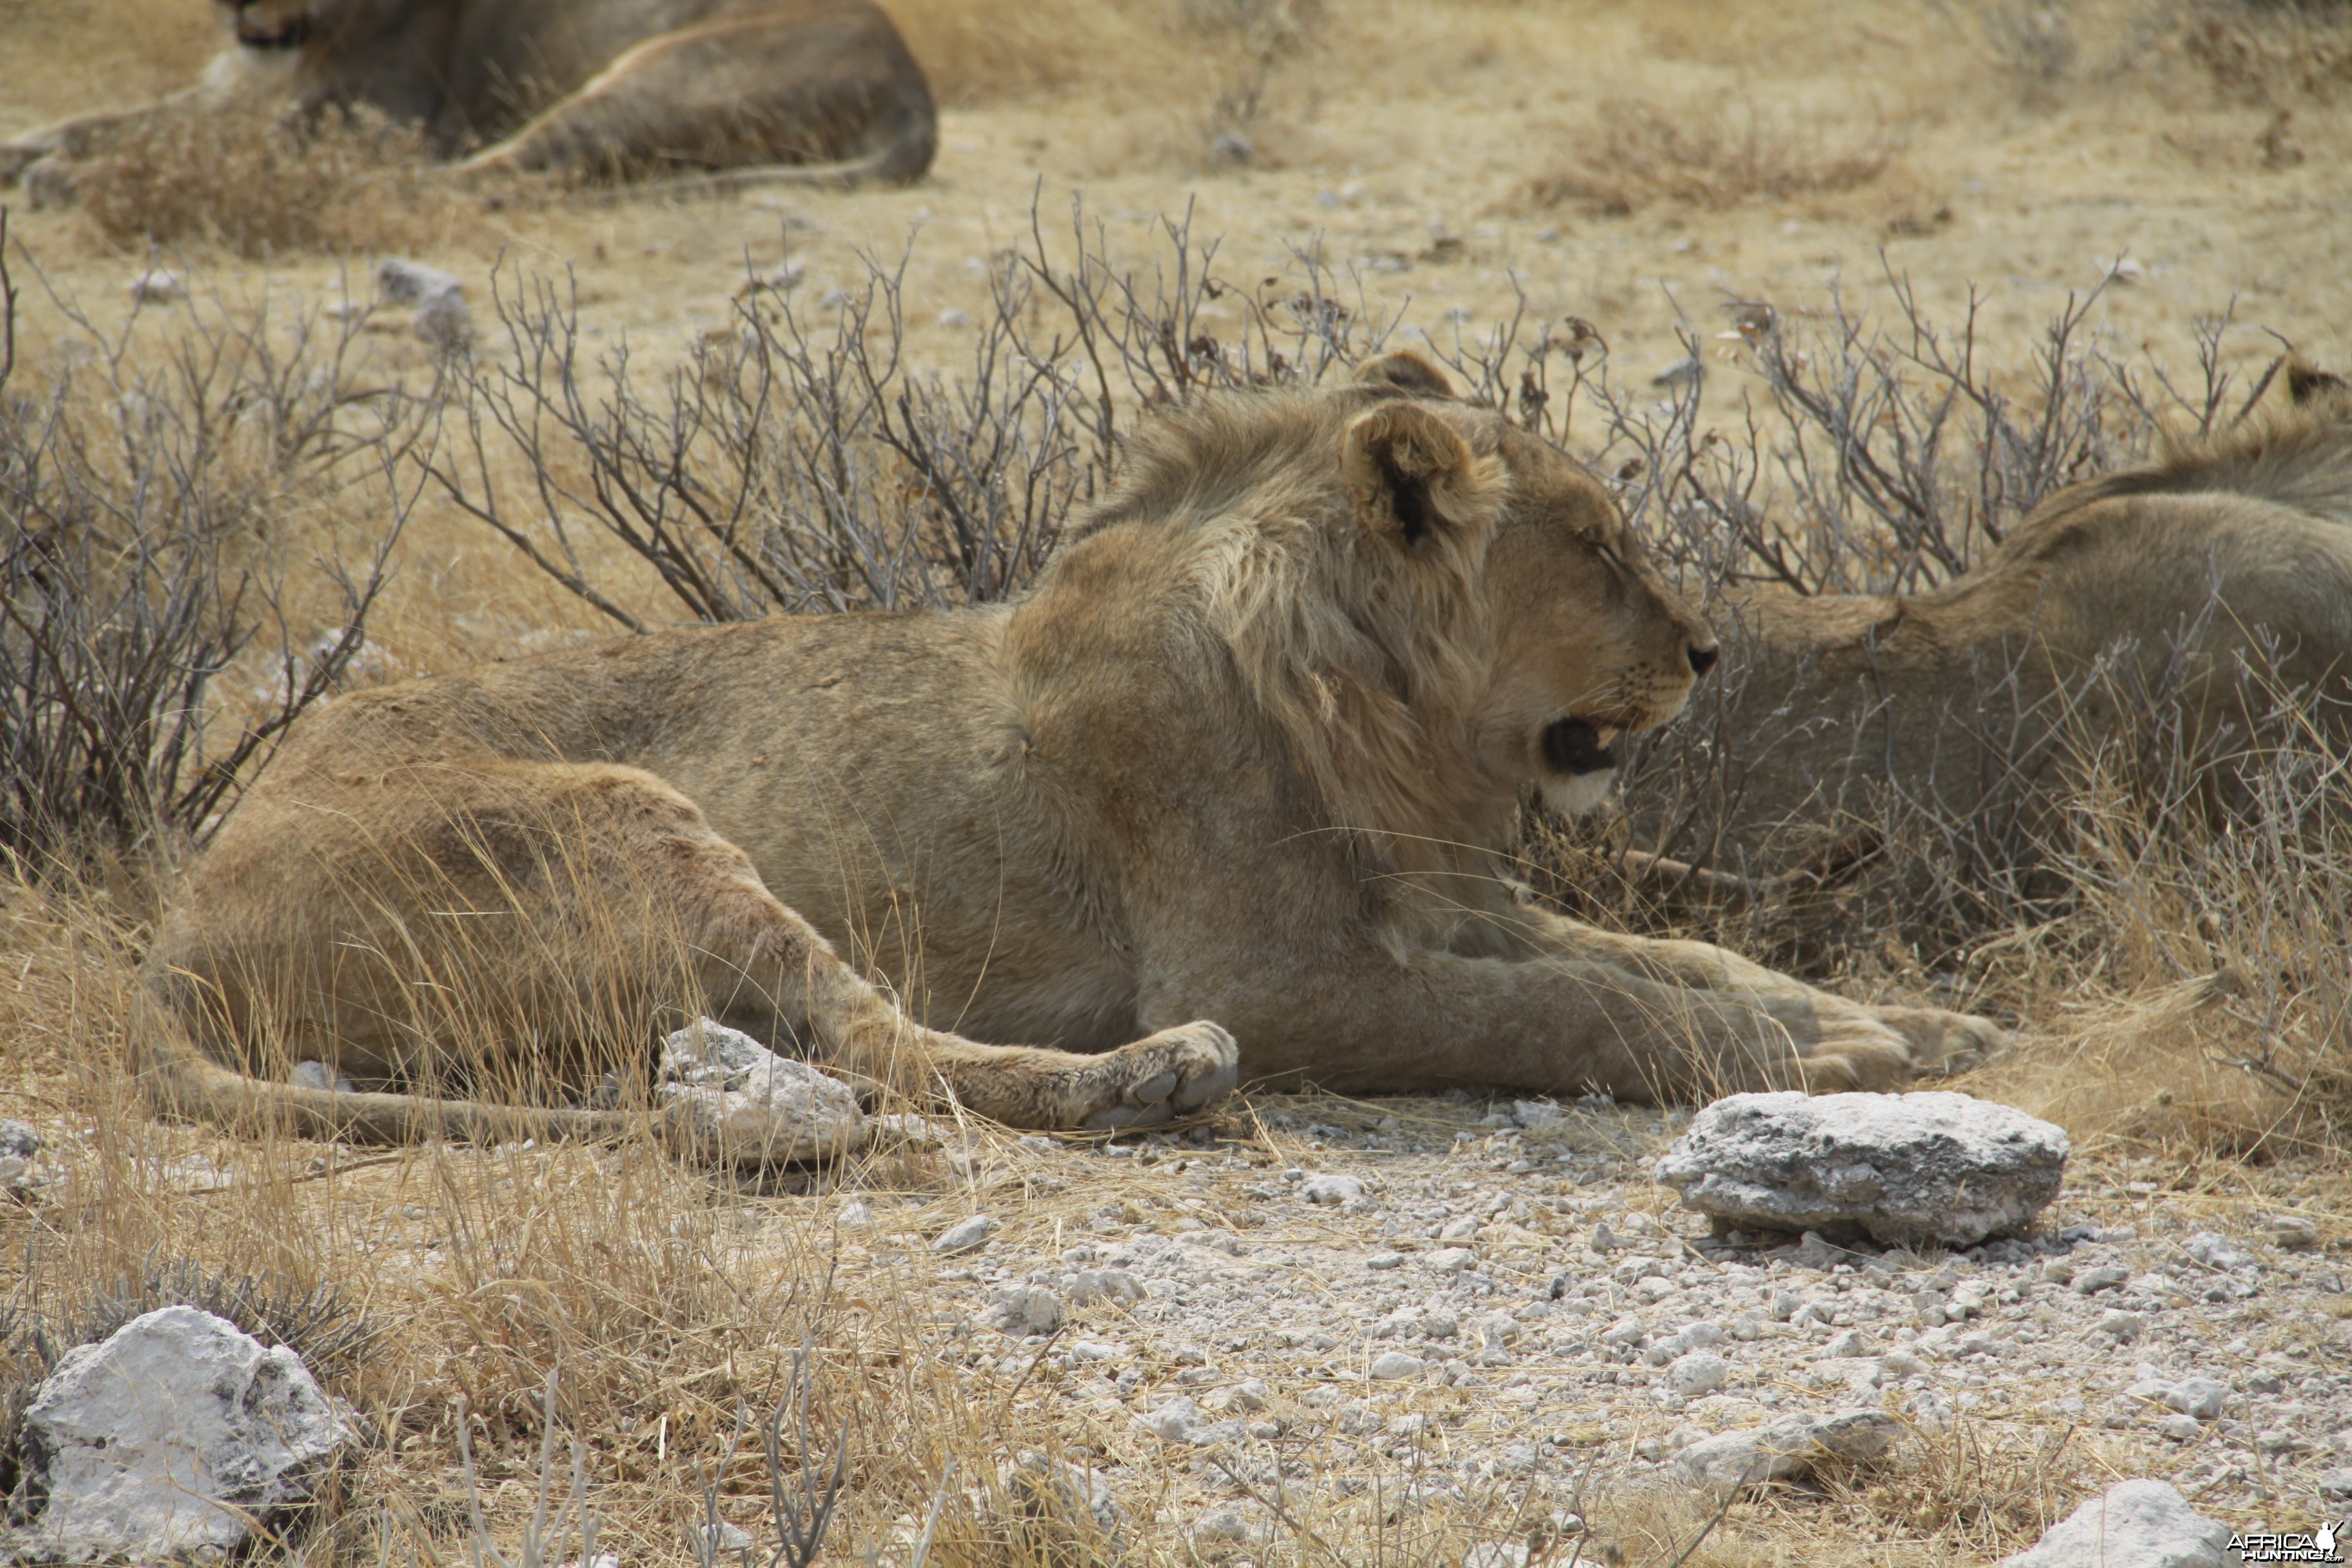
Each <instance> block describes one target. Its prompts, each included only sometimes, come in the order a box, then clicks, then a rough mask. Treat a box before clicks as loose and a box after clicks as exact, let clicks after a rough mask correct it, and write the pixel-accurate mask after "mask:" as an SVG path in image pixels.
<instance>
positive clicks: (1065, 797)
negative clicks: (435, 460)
mask: <svg viewBox="0 0 2352 1568" xmlns="http://www.w3.org/2000/svg"><path fill="white" fill-rule="evenodd" d="M1715 649H1716V645H1715V641H1714V638H1713V637H1712V636H1711V635H1710V634H1709V632H1708V631H1707V629H1706V626H1704V625H1703V624H1702V623H1701V622H1700V621H1699V620H1698V619H1697V618H1696V616H1694V615H1693V613H1692V612H1691V611H1690V610H1689V609H1688V607H1687V606H1685V605H1684V604H1683V603H1682V602H1681V601H1680V600H1679V599H1678V598H1676V597H1675V595H1674V594H1673V593H1672V592H1671V591H1670V590H1669V589H1668V588H1667V587H1666V586H1665V584H1664V583H1663V582H1662V581H1661V580H1660V578H1659V577H1658V575H1657V574H1656V572H1655V570H1654V568H1653V567H1652V565H1651V564H1650V563H1649V562H1648V561H1647V560H1646V558H1645V556H1644V554H1643V548H1642V545H1641V543H1640V542H1639V540H1638V539H1637V538H1635V537H1634V536H1633V534H1632V533H1631V531H1629V530H1628V529H1627V528H1626V527H1625V525H1624V522H1623V521H1622V516H1621V514H1620V513H1619V511H1618V509H1617V507H1616V505H1615V503H1614V501H1613V500H1612V499H1611V497H1610V496H1609V494H1608V492H1607V491H1606V490H1605V489H1603V488H1602V487H1601V485H1600V484H1599V483H1598V482H1597V481H1595V480H1594V479H1591V477H1590V476H1589V475H1587V474H1586V473H1585V472H1584V471H1583V470H1582V469H1581V468H1578V467H1577V466H1576V465H1575V464H1573V463H1571V462H1570V460H1568V459H1567V458H1565V457H1563V456H1562V455H1560V454H1559V452H1558V451H1557V450H1555V449H1554V448H1552V447H1549V446H1548V445H1546V444H1544V443H1543V442H1541V441H1540V440H1538V439H1537V438H1536V437H1532V436H1529V435H1528V434H1527V433H1525V432H1523V431H1520V430H1518V429H1517V428H1516V427H1514V426H1511V425H1510V424H1508V423H1507V421H1506V420H1504V419H1503V418H1502V417H1501V416H1498V415H1496V414H1494V413H1492V412H1488V411H1485V410H1481V409H1476V408H1473V407H1471V406H1469V405H1465V404H1464V403H1461V402H1458V401H1456V400H1454V398H1453V397H1452V396H1451V395H1449V393H1448V390H1447V388H1446V385H1445V384H1444V380H1443V378H1442V377H1441V375H1440V374H1439V373H1437V372H1436V371H1435V370H1433V368H1432V367H1431V366H1430V365H1429V364H1427V363H1425V362H1423V361H1421V360H1419V359H1417V358H1414V357H1412V356H1411V355H1394V356H1391V357H1390V358H1388V359H1385V360H1382V361H1380V362H1378V363H1375V364H1373V365H1372V366H1370V367H1369V368H1368V369H1367V370H1366V371H1365V372H1364V373H1363V374H1362V376H1361V377H1360V379H1359V380H1357V381H1356V382H1354V383H1353V384H1348V385H1345V386H1341V387H1336V388H1328V389H1324V390H1319V391H1315V392H1302V393H1257V394H1249V395H1225V396H1218V397H1210V398H1204V399H1202V400H1200V401H1199V402H1198V403H1197V404H1195V405H1192V406H1190V407H1188V408H1186V409H1184V410H1182V411H1181V412H1177V413H1173V414H1170V415H1167V416H1162V417H1160V418H1159V419H1157V420H1156V421H1154V422H1153V423H1152V424H1151V425H1150V426H1147V427H1146V429H1145V430H1144V431H1143V432H1141V433H1140V434H1139V436H1138V437H1136V439H1135V441H1134V442H1133V444H1132V446H1131V448H1130V451H1129V456H1128V458H1127V461H1126V465H1125V468H1124V470H1123V473H1122V476H1121V478H1120V479H1119V481H1118V484H1117V485H1116V487H1115V489H1114V490H1113V492H1112V493H1111V494H1110V495H1109V496H1108V499H1107V500H1105V502H1104V503H1103V504H1102V505H1101V506H1099V507H1098V508H1097V510H1095V511H1094V512H1093V513H1092V514H1091V515H1090V516H1089V517H1088V518H1087V520H1086V521H1085V522H1084V524H1083V526H1082V527H1080V528H1079V529H1077V530H1076V531H1075V532H1074V534H1073V536H1072V537H1071V538H1069V539H1068V540H1067V541H1066V542H1065V543H1064V545H1063V546H1062V547H1061V549H1060V550H1059V551H1058V552H1057V553H1056V555H1055V558H1054V559H1053V561H1052V562H1051V563H1049V564H1048V565H1047V567H1046V569H1045V572H1044V573H1043V574H1042V575H1041V577H1040V578H1039V580H1038V582H1037V583H1036V584H1035V585H1034V588H1033V589H1032V590H1031V591H1030V592H1029V593H1028V594H1026V595H1024V597H1022V598H1021V599H1019V600H1017V601H1015V602H1013V603H1009V604H1003V605H990V606H985V607H979V608H971V609H960V610H954V611H941V612H930V613H918V614H845V615H831V616H797V617H793V616H785V617H776V618H772V619H769V620H765V621H761V622H756V623H751V624H745V625H735V626H710V627H696V628H688V629H680V630H673V631H665V632H661V633H656V634H653V635H648V636H643V637H623V638H619V639H617V640H614V641H611V642H607V643H604V644H601V645H597V646H594V647H586V648H582V649H578V650H572V651H567V652H563V653H558V654H551V655H547V656H544V657H540V658H529V659H520V660H516V661H513V662H509V663H500V664H494V665H490V666H487V667H484V668H478V669H473V670H469V671H466V672H462V673H457V674H451V675H446V676H439V677H434V678H431V679H420V680H412V681H407V682H404V683H401V684H397V685H394V686H388V687H384V688H381V689H374V690H372V691H368V692H365V693H362V694H359V695H354V696H351V697H346V698H343V699H341V700H338V701H336V702H335V703H334V704H333V705H332V706H331V707H330V708H328V709H326V710H322V711H320V712H319V713H317V714H315V715H313V716H312V717H310V718H309V719H307V720H305V721H304V722H303V723H302V725H300V726H299V728H298V731H297V732H296V736H295V738H294V739H293V740H292V741H291V742H289V745H288V746H287V748H286V750H285V751H284V752H282V753H281V754H280V755H279V757H278V759H277V760H276V761H275V762H274V763H272V764H271V766H270V767H269V768H268V771H267V772H266V773H263V774H262V776H261V777H260V778H259V780H258V781H257V783H256V784H254V785H253V787H252V789H251V790H250V792H249V793H248V794H247V795H246V797H245V799H244V801H243V802H242V804H241V805H238V806H237V808H236V811H235V812H234V813H233V815H232V816H230V818H229V820H228V821H227V823H226V825H225V826H223V828H222V829H221V831H220V834H219V836H218V837H217V839H216V840H215V843H214V844H213V846H212V847H211V848H210V849H209V850H208V851H207V852H206V854H205V856H204V857H203V858H201V859H200V861H199V862H198V863H197V864H196V865H195V867H194V869H193V873H192V875H191V878H190V879H189V881H188V884H187V886H186V888H185V889H184V893H183V894H182V896H181V897H180V898H179V899H178V900H177V901H176V903H175V905H174V907H173V908H172V909H171V910H170V911H169V912H168V914H167V915H166V917H165V918H164V920H163V922H162V924H161V927H160V930H159V931H158V934H157V936H156V939H155V941H154V942H153V944H152V950H151V951H150V952H149V954H148V957H147V960H146V963H145V967H144V971H143V976H142V988H141V999H140V1001H139V1003H138V1005H137V1006H136V1007H135V1009H134V1016H133V1025H132V1036H133V1041H134V1051H135V1055H136V1058H137V1060H138V1064H139V1067H140V1069H141V1071H142V1076H143V1079H144V1082H145V1083H146V1085H147V1087H148V1088H149V1089H150V1091H151V1092H152V1095H153V1096H154V1098H155V1099H157V1100H159V1101H160V1102H161V1103H162V1104H163V1105H165V1106H167V1107H171V1108H176V1109H178V1110H182V1111H186V1112H191V1113H194V1114H197V1115H201V1116H206V1117H210V1118H214V1119H218V1120H225V1121H226V1120H236V1119H239V1118H241V1117H243V1116H246V1115H248V1114H264V1115H266V1114H268V1113H270V1112H272V1111H273V1110H275V1111H277V1112H278V1113H282V1114H287V1115H289V1116H290V1117H291V1119H292V1120H293V1121H294V1122H295V1123H296V1124H297V1125H299V1126H301V1127H303V1128H305V1129H308V1130H310V1131H316V1132H320V1133H327V1134H333V1135H355V1136H362V1137H373V1138H412V1137H420V1136H432V1135H439V1134H451V1133H457V1134H472V1133H478V1132H482V1131H486V1130H488V1129H489V1128H491V1127H493V1126H496V1125H501V1124H510V1123H511V1121H512V1120H513V1113H512V1112H510V1111H504V1110H499V1108H498V1107H496V1106H495V1105H493V1104H492V1103H490V1101H492V1100H503V1101H506V1102H507V1103H508V1104H509V1105H511V1104H514V1103H518V1102H520V1103H523V1104H527V1105H530V1106H532V1107H535V1108H536V1109H535V1110H532V1111H531V1112H530V1118H531V1121H532V1124H535V1125H537V1126H540V1127H541V1128H543V1129H545V1130H547V1131H571V1132H574V1133H581V1134H587V1135H604V1134H605V1133H609V1132H614V1131H618V1130H619V1129H620V1127H621V1126H622V1125H623V1124H624V1121H625V1112H624V1111H617V1110H611V1109H606V1108H605V1107H604V1106H603V1105H600V1104H598V1103H596V1100H597V1092H596V1087H595V1086H597V1085H599V1084H600V1082H601V1083H602V1084H604V1086H605V1089H604V1099H605V1100H611V1099H612V1098H613V1095H614V1093H617V1094H618V1095H619V1096H620V1097H621V1098H622V1100H624V1101H634V1103H635V1104H637V1105H639V1106H642V1104H643V1099H642V1096H643V1089H642V1087H641V1086H642V1084H643V1082H644V1080H645V1079H646V1065H647V1059H648V1056H649V1050H650V1042H651V1041H652V1040H653V1039H654V1038H655V1037H656V1035H657V1033H658V1031H659V1029H660V1028H661V1027H662V1026H663V1025H664V1023H665V1022H675V1021H677V1020H679V1019H683V1018H691V1017H692V1016H695V1015H696V1014H697V1013H698V1012H699V1013H708V1014H709V1015H711V1016H715V1017H718V1018H719V1019H721V1020H722V1021H724V1022H727V1023H729V1024H731V1025H733V1026H737V1027H740V1028H743V1029H745V1030H747V1031H749V1032H751V1034H753V1035H755V1036H758V1037H762V1038H765V1039H767V1040H769V1041H771V1042H772V1043H774V1044H776V1045H777V1046H778V1047H779V1048H797V1049H799V1050H802V1051H804V1052H806V1053H807V1054H809V1055H810V1056H813V1057H814V1058H818V1059H820V1060H823V1061H825V1062H827V1063H829V1064H832V1065H834V1066H836V1067H838V1068H843V1069H845V1070H847V1071H849V1072H851V1073H853V1074H856V1075H859V1076H862V1077H864V1078H866V1079H877V1080H895V1081H897V1082H899V1083H901V1084H903V1085H909V1086H912V1087H914V1088H917V1089H932V1088H944V1089H947V1090H948V1091H950V1092H951V1093H952V1094H953V1095H954V1096H955V1098H956V1099H958V1100H961V1102H962V1103H964V1104H965V1105H967V1106H970V1107H971V1108H972V1109H974V1110H979V1111H981V1112H982V1113H984V1114H986V1115H989V1116H991V1117H993V1118H996V1119H997V1120H999V1121H1004V1122H1008V1123H1012V1124H1014V1125H1018V1126H1030V1127H1116V1126H1122V1125H1132V1124H1137V1123H1149V1122H1151V1121H1160V1120H1165V1119H1167V1118H1168V1117H1170V1116H1171V1114H1173V1113H1175V1112H1177V1111H1179V1110H1185V1109H1189V1108H1192V1107H1194V1106H1198V1105H1201V1104H1203V1103H1205V1102H1207V1101H1209V1100H1212V1099H1213V1098H1215V1097H1216V1096H1218V1095H1220V1094H1222V1093H1223V1092H1224V1091H1225V1090H1227V1089H1230V1088H1232V1087H1233V1086H1234V1084H1235V1082H1236V1081H1237V1079H1238V1078H1239V1077H1240V1076H1241V1075H1243V1074H1246V1075H1247V1076H1248V1077H1250V1078H1252V1079H1258V1080H1271V1081H1276V1082H1289V1083H1297V1082H1299V1081H1301V1080H1312V1081H1315V1082H1318V1083H1320V1084H1322V1085H1325V1086H1327V1087H1328V1088H1331V1089H1339V1090H1343V1091H1353V1092H1376V1091H1383V1090H1386V1091H1411V1090H1428V1089H1444V1088H1447V1087H1450V1086H1454V1085H1469V1084H1477V1085H1490V1084H1502V1085H1510V1086H1516V1087H1519V1088H1522V1089H1533V1090H1538V1091H1549V1092H1555V1093H1570V1092H1582V1091H1589V1090H1601V1091H1608V1092H1611V1093H1614V1094H1617V1095H1620V1096H1623V1097H1628V1098H1640V1099H1689V1098H1696V1097H1704V1096H1708V1095H1712V1094H1714V1093H1716V1092H1718V1091H1721V1090H1724V1089H1736V1088H1743V1087H1757V1086H1764V1085H1804V1086H1809V1087H1812V1088H1818V1089H1845V1088H1854V1087H1862V1088H1886V1087H1892V1086H1895V1085H1897V1084H1900V1083H1902V1082H1903V1081H1904V1080H1905V1079H1907V1078H1908V1077H1909V1076H1910V1074H1911V1072H1912V1070H1913V1069H1914V1068H1915V1067H1916V1066H1920V1065H1926V1064H1929V1063H1937V1062H1942V1061H1945V1060H1947V1059H1950V1058H1964V1057H1965V1056H1966V1055H1967V1054H1969V1053H1970V1052H1973V1051H1975V1050H1978V1049H1979V1048H1981V1047H1984V1046H1985V1045H1987V1044H1989V1043H1990V1042H1991V1041H1993V1040H1994V1039H1996V1038H1997V1037H1998V1031H1997V1030H1996V1029H1994V1028H1993V1026H1990V1025H1989V1024H1986V1023H1984V1022H1983V1021H1982V1020H1979V1019H1973V1018H1968V1017H1963V1016H1957V1015H1953V1014H1948V1013H1940V1012H1936V1011H1932V1010H1927V1009H1906V1008H1872V1007H1866V1006H1863V1005H1858V1004H1855V1003H1852V1002H1847V1001H1844V1000H1842V999H1840V998H1838V997H1835V996H1832V995H1830V994H1825V993H1823V992H1820V991H1817V990H1814V989H1812V988H1811V987H1809V986H1806V985H1804V984H1800V983H1798V982H1796V981H1794V980H1791V979H1789V978H1787V977H1785V976H1782V975H1779V974H1776V973H1771V972H1769V971H1767V970H1765V969H1762V968H1760V967H1759V966H1758V965H1755V964H1753V963H1748V962H1746V961H1744V960H1742V959H1740V958H1738V957H1737V956H1736V955H1734V954H1732V953H1729V952H1725V951H1723V950H1721V949H1718V948H1713V947H1708V946H1706V945H1704V944H1701V943H1696V942H1652V941H1643V940H1638V939H1633V938H1628V937H1621V936H1614V935H1611V934H1609V933H1606V932H1603V931H1597V930H1594V929H1593V928H1591V927H1590V926H1585V925H1580V924H1578V923H1576V922H1574V921H1568V920H1565V919H1562V918H1559V917H1558V916H1556V915H1553V914H1550V913H1548V912H1545V911H1544V910H1539V909H1536V908H1531V907H1528V906H1527V905H1526V904H1524V903H1523V902H1522V901H1521V900H1519V899H1518V898H1517V897H1516V896H1515V894H1514V890H1513V885H1512V884H1511V883H1509V882H1508V881H1507V879H1506V878H1505V877H1504V876H1502V875H1501V874H1500V867H1501V861H1500V858H1499V857H1500V856H1501V855H1502V853H1503V852H1504V850H1505V848H1506V846H1507V840H1508V838H1509V836H1510V833H1511V829H1512V826H1513V822H1514V818H1515V815H1516V811H1517V803H1518V801H1519V799H1520V797H1521V796H1522V795H1523V793H1525V792H1526V791H1527V790H1528V789H1529V788H1530V787H1531V786H1532V787H1533V788H1536V789H1539V790H1541V791H1542V792H1543V793H1544V794H1545V795H1547V796H1549V798H1551V799H1552V800H1553V801H1554V802H1555V803H1556V804H1559V805H1563V806H1565V807H1568V808H1570V809H1575V808H1580V807H1582V806H1586V805H1591V804H1592V803H1593V802H1594V801H1595V800H1597V799H1598V798H1599V795H1600V793H1601V787H1600V786H1603V785H1605V783H1606V780H1607V777H1608V770H1609V768H1610V767H1611V766H1612V764H1613V762H1614V753H1613V751H1612V745H1613V744H1614V743H1615V742H1616V741H1617V739H1618V737H1619V736H1621V735H1622V734H1624V733H1627V732H1631V731H1641V730H1644V729H1647V728H1649V727H1651V726H1654V725H1656V724H1659V723H1662V722H1664V721H1666V720H1668V719H1670V718H1672V717H1674V715H1675V713H1676V712H1677V711H1678V710H1680V709H1681V708H1682V707H1683V705H1684V703H1685V701H1686V700H1687V698H1688V696H1689V693H1690V691H1691V689H1692V688H1693V686H1694V684H1695V683H1696V681H1697V679H1699V677H1700V676H1701V675H1702V674H1703V673H1704V672H1705V671H1706V668H1708V666H1709V665H1710V664H1712V663H1713V661H1714V658H1715ZM1208 1020H1214V1021H1213V1022H1210V1021H1208ZM313 1060H315V1061H320V1062H324V1063H328V1064H331V1066H332V1067H333V1068H336V1069H337V1070H338V1071H340V1072H341V1073H344V1074H348V1075H349V1076H350V1077H352V1079H355V1080H358V1082H359V1085H360V1087H361V1089H362V1092H352V1093H337V1092H332V1091H330V1090H326V1089H317V1088H309V1087H295V1086H291V1085H288V1084H285V1083H282V1082H265V1081H261V1080H260V1079H257V1077H255V1076H253V1075H256V1074H261V1075H265V1076H266V1077H267V1078H268V1079H285V1078H287V1077H288V1076H289V1075H290V1072H291V1069H292V1068H293V1067H294V1066H295V1065H296V1064H298V1063H300V1062H304V1061H313ZM607 1075H609V1076H607ZM583 1101H586V1103H583ZM501 1117H503V1118H504V1119H505V1122H504V1123H501V1122H500V1120H499V1119H500V1118H501ZM716 1152H718V1153H720V1154H722V1155H723V1154H724V1151H716Z"/></svg>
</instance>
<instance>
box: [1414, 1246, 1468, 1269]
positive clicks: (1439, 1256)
mask: <svg viewBox="0 0 2352 1568" xmlns="http://www.w3.org/2000/svg"><path fill="white" fill-rule="evenodd" d="M1421 1261H1422V1266H1423V1268H1428V1269H1430V1270H1432V1271H1433V1272H1435V1273H1438V1274H1459V1273H1461V1272H1462V1271H1463V1270H1464V1269H1465V1268H1469V1267H1470V1266H1471V1265H1473V1264H1475V1263H1476V1262H1477V1261H1478V1255H1477V1254H1476V1253H1475V1252H1473V1251H1471V1250H1470V1249H1469V1248H1468V1247H1440V1248H1438V1249H1437V1250H1436V1251H1435V1252H1433V1253H1431V1254H1430V1255H1429V1256H1428V1257H1426V1258H1423V1259H1422V1260H1421Z"/></svg>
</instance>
